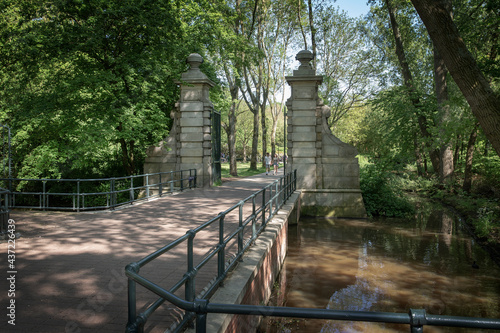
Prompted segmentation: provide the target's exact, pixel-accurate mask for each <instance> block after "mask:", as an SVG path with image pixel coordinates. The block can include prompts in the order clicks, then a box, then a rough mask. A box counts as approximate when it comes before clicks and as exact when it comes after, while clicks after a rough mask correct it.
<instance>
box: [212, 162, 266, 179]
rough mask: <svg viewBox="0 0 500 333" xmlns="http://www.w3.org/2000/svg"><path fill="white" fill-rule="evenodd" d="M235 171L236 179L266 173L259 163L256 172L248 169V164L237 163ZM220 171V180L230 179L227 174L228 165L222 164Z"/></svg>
mask: <svg viewBox="0 0 500 333" xmlns="http://www.w3.org/2000/svg"><path fill="white" fill-rule="evenodd" d="M237 169H238V178H245V177H250V176H254V175H258V174H260V173H264V172H266V168H265V167H262V166H261V165H260V163H259V164H258V165H257V170H254V169H250V163H238V167H237ZM221 171H222V178H230V177H232V176H231V175H230V174H229V163H222V165H221Z"/></svg>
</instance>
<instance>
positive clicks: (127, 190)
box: [0, 169, 196, 212]
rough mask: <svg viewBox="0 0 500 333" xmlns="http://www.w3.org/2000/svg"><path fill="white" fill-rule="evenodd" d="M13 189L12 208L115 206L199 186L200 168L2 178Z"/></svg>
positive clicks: (10, 204)
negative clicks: (84, 176) (107, 175)
mask: <svg viewBox="0 0 500 333" xmlns="http://www.w3.org/2000/svg"><path fill="white" fill-rule="evenodd" d="M0 181H2V182H3V184H4V186H5V187H6V188H8V189H9V190H10V197H9V200H8V207H9V208H29V209H41V210H72V211H78V212H79V211H83V210H99V209H113V208H116V207H118V206H122V205H125V204H132V203H134V202H136V201H140V200H149V199H151V198H154V197H161V196H162V195H164V194H168V193H173V192H176V191H183V190H184V189H187V188H193V187H196V169H189V170H181V171H169V172H158V173H151V174H144V175H135V176H126V177H116V178H99V179H19V178H12V179H11V178H0Z"/></svg>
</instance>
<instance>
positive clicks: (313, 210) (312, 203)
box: [300, 189, 367, 218]
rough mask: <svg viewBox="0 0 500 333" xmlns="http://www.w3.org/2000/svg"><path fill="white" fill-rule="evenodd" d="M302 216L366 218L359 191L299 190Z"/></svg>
mask: <svg viewBox="0 0 500 333" xmlns="http://www.w3.org/2000/svg"><path fill="white" fill-rule="evenodd" d="M301 192H302V195H301V208H300V215H302V216H326V217H342V218H367V215H366V210H365V205H364V203H363V196H362V192H361V190H359V189H317V190H316V189H301Z"/></svg>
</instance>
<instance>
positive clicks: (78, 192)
mask: <svg viewBox="0 0 500 333" xmlns="http://www.w3.org/2000/svg"><path fill="white" fill-rule="evenodd" d="M76 194H77V195H76V211H77V212H80V179H78V180H77V181H76Z"/></svg>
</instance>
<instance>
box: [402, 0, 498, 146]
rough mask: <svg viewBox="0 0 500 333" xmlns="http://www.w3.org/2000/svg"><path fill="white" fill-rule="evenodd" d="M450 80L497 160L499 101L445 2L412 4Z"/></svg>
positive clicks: (428, 0)
mask: <svg viewBox="0 0 500 333" xmlns="http://www.w3.org/2000/svg"><path fill="white" fill-rule="evenodd" d="M411 2H412V3H413V6H415V9H416V10H417V12H418V14H419V16H420V18H421V19H422V21H423V22H424V24H425V26H426V28H427V32H428V33H429V35H430V37H431V39H432V42H433V43H434V45H435V46H436V48H437V49H438V50H439V54H441V56H442V57H443V60H444V63H445V64H446V67H447V68H448V70H449V71H450V74H451V76H452V77H453V79H454V80H455V82H456V84H457V85H458V87H459V88H460V90H461V91H462V94H463V95H464V97H465V99H466V100H467V102H468V103H469V105H470V107H471V109H472V113H473V114H474V115H475V116H476V118H477V120H478V121H479V124H480V125H481V128H482V129H483V131H484V134H485V135H486V137H487V138H488V140H489V141H490V143H491V145H492V146H493V148H494V149H495V151H496V152H497V154H498V155H499V156H500V97H499V96H498V95H497V94H495V92H494V91H493V90H492V88H491V86H490V84H489V83H488V81H487V80H486V78H485V77H484V75H483V73H482V72H481V70H480V69H479V67H478V65H477V63H476V60H475V59H474V57H473V56H472V54H471V53H470V52H469V50H468V49H467V46H466V45H465V43H464V41H463V40H462V38H461V37H460V33H459V32H458V29H457V27H456V25H455V23H454V22H453V18H452V17H451V16H450V14H449V12H448V11H447V10H446V2H447V1H446V0H411Z"/></svg>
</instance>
